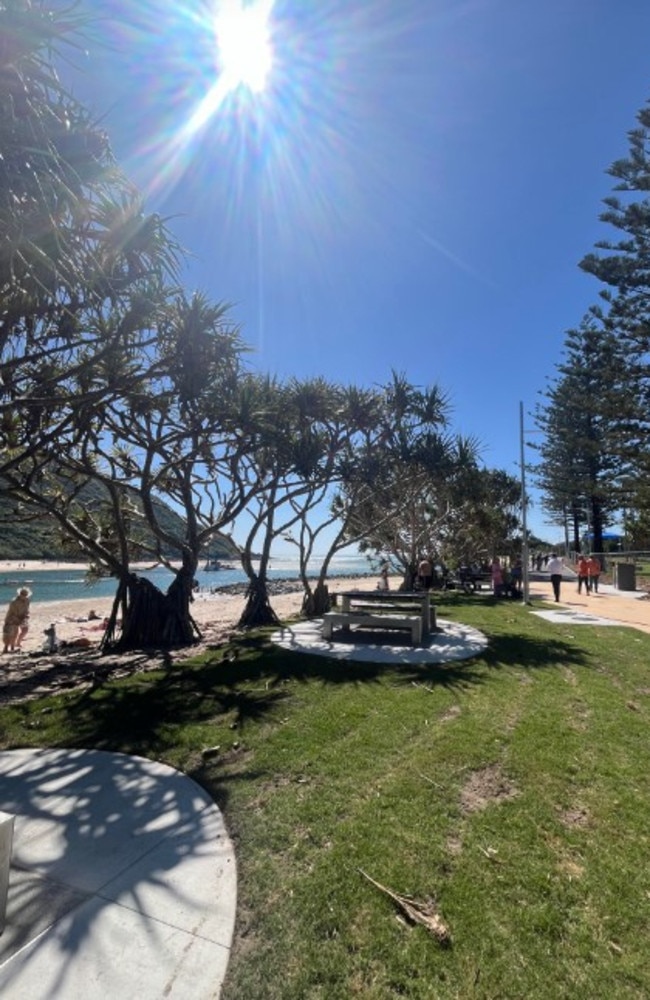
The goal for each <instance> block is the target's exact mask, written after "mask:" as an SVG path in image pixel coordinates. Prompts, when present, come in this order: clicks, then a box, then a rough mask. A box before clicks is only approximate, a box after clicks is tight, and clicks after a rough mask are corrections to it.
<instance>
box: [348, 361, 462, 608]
mask: <svg viewBox="0 0 650 1000" xmlns="http://www.w3.org/2000/svg"><path fill="white" fill-rule="evenodd" d="M449 420H450V404H449V400H448V398H447V397H446V395H445V394H444V393H443V392H442V391H441V390H440V388H439V387H437V386H431V387H426V388H424V389H423V388H419V387H417V386H413V385H412V384H410V383H409V382H408V381H407V379H406V378H405V377H404V376H403V375H398V374H396V373H393V376H392V380H391V381H390V382H389V383H388V384H387V385H386V386H384V387H383V391H382V409H381V414H380V420H379V422H378V429H379V431H380V433H379V436H378V438H377V440H376V441H373V442H372V444H371V446H370V447H369V448H368V450H367V452H366V453H365V455H363V457H364V458H365V464H364V463H362V462H360V463H359V469H360V472H361V474H362V477H363V479H365V480H367V481H368V482H369V484H370V479H371V480H372V482H371V485H372V488H371V489H366V490H365V491H363V493H362V494H361V495H359V494H358V493H357V492H356V491H355V489H354V488H353V487H358V485H359V484H358V482H357V481H356V480H355V479H354V477H352V478H351V480H350V481H349V482H348V483H346V484H344V488H343V489H342V490H341V492H340V495H339V498H338V501H337V505H338V509H340V510H345V511H346V518H347V525H348V527H347V537H348V538H349V539H355V540H357V541H360V547H361V549H362V551H367V552H372V553H374V554H376V555H377V556H381V557H389V559H390V561H391V562H392V564H393V565H395V566H397V567H399V569H400V570H401V572H402V574H403V585H404V587H405V588H407V589H410V588H411V587H412V586H413V584H414V581H415V576H416V573H417V565H418V561H419V560H420V558H421V557H422V556H423V555H425V554H428V555H435V554H437V553H440V551H441V547H442V542H443V540H444V537H445V526H446V525H447V524H448V521H449V518H450V516H451V515H452V513H453V512H454V511H455V510H456V509H457V506H458V504H459V503H463V502H464V501H465V498H464V497H463V494H462V490H459V489H458V478H459V475H460V474H461V473H462V472H463V470H465V469H468V468H474V466H475V463H476V458H477V451H478V446H477V444H476V442H475V441H473V440H471V439H466V438H463V437H461V436H458V435H453V434H452V433H451V432H450V431H449V430H448V427H449ZM360 457H361V456H360ZM369 471H370V475H369Z"/></svg>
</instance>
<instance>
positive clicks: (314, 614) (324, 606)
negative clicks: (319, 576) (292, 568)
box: [302, 580, 332, 618]
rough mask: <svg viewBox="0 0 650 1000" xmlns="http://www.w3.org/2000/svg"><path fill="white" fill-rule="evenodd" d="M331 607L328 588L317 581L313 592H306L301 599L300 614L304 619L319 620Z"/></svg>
mask: <svg viewBox="0 0 650 1000" xmlns="http://www.w3.org/2000/svg"><path fill="white" fill-rule="evenodd" d="M331 606H332V602H331V600H330V592H329V587H328V586H327V584H326V583H324V582H323V581H322V580H319V581H318V583H317V585H316V586H315V587H314V589H313V590H306V591H305V596H304V597H303V599H302V613H303V615H304V616H305V617H306V618H319V617H320V616H321V615H324V614H325V612H326V611H329V610H330V608H331Z"/></svg>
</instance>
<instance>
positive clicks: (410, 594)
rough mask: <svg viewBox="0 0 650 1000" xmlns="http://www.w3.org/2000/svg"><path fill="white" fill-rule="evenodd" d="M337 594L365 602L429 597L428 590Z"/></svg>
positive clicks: (357, 591) (352, 591) (342, 592)
mask: <svg viewBox="0 0 650 1000" xmlns="http://www.w3.org/2000/svg"><path fill="white" fill-rule="evenodd" d="M337 593H338V594H339V595H340V596H341V597H359V598H362V599H363V600H364V601H395V600H397V601H423V600H425V599H427V598H428V597H429V594H428V591H426V590H339V591H337Z"/></svg>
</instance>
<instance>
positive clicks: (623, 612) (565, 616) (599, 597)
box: [530, 577, 650, 632]
mask: <svg viewBox="0 0 650 1000" xmlns="http://www.w3.org/2000/svg"><path fill="white" fill-rule="evenodd" d="M530 597H531V600H532V601H536V600H540V599H541V600H545V601H550V602H552V601H553V588H552V587H551V583H550V580H549V581H547V580H532V581H531V584H530ZM554 610H555V611H556V612H557V614H556V615H555V617H554V616H553V614H551V613H550V612H538V613H539V614H544V617H547V618H548V617H549V616H550V619H551V620H555V621H559V622H564V623H565V624H566V623H567V622H570V623H572V624H576V625H580V624H583V625H598V624H602V622H601V621H599V620H598V619H607V620H608V621H609V622H610V624H612V625H629V626H630V627H632V628H637V629H640V630H641V631H642V632H650V599H648V595H647V594H646V593H644V592H643V591H640V590H635V591H630V590H617V589H616V587H612V586H608V585H607V584H604V585H603V584H601V585H600V587H599V592H598V593H597V594H590V595H589V596H587V595H586V594H585V593H584V590H583V592H582V594H579V593H578V587H577V583H576V580H575V578H571V579H569V578H568V577H565V579H563V581H562V587H561V590H560V603H559V604H558V605H556V608H555V609H554Z"/></svg>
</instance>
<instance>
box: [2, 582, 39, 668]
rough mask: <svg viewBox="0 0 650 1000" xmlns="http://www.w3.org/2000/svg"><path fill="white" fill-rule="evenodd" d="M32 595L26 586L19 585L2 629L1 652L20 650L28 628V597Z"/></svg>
mask: <svg viewBox="0 0 650 1000" xmlns="http://www.w3.org/2000/svg"><path fill="white" fill-rule="evenodd" d="M31 596H32V593H31V591H30V590H27V587H21V588H20V590H19V591H18V593H17V595H16V597H14V599H13V601H11V603H10V604H9V607H8V608H7V614H6V615H5V620H4V625H3V629H2V639H3V642H4V649H3V650H2V652H3V653H9V652H14V651H16V652H17V651H18V650H20V644H21V643H22V641H23V639H24V638H25V636H26V635H27V632H28V630H29V599H30V597H31Z"/></svg>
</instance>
